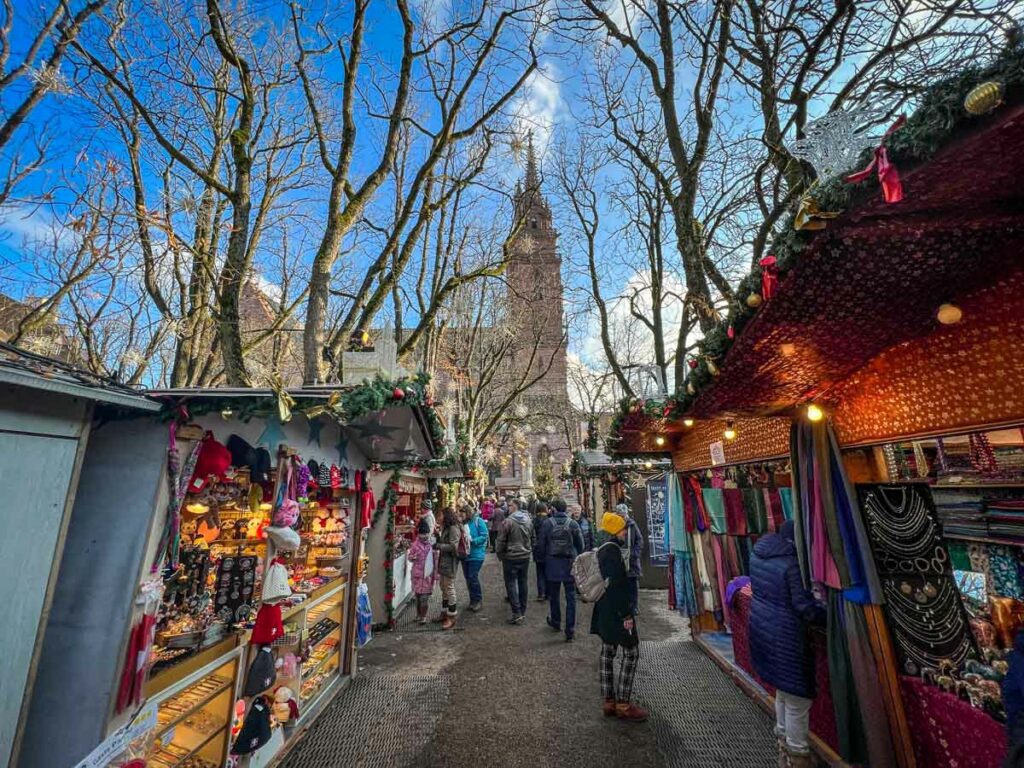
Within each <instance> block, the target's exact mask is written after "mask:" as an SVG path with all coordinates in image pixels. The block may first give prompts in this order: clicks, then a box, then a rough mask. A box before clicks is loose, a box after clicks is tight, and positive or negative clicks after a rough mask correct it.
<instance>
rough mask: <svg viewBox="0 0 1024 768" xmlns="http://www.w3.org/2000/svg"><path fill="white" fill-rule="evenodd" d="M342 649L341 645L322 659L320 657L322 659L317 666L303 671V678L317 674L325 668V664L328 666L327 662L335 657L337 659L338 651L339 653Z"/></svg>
mask: <svg viewBox="0 0 1024 768" xmlns="http://www.w3.org/2000/svg"><path fill="white" fill-rule="evenodd" d="M339 645H340V644H339ZM340 650H341V649H340V647H336V648H335V649H334V650H333V651H331V652H330V653H328V654H327V655H326V656H324V657H323V658H322V659H320V661H318V662H317V663H316V666H314V667H313V668H311V669H310V670H309V671H308V672H302V673H301V677H302V679H303V680H306V679H307V678H310V677H313V676H314V675H316V673H317V672H319V671H320V670H321V669H323V668H324V667H325V666H327V662H329V661H334V660H335V659H337V658H338V653H339V651H340Z"/></svg>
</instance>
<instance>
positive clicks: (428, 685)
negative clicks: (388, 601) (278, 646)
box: [283, 554, 776, 768]
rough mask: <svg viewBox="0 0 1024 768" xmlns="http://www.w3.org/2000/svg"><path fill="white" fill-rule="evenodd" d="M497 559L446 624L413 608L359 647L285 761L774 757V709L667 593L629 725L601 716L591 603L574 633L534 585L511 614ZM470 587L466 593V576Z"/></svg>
mask: <svg viewBox="0 0 1024 768" xmlns="http://www.w3.org/2000/svg"><path fill="white" fill-rule="evenodd" d="M487 558H488V559H487V562H486V563H485V565H484V569H483V571H482V574H481V575H482V577H483V582H484V590H485V600H484V607H483V610H482V611H481V612H480V613H477V614H473V613H469V612H467V611H463V612H462V614H461V615H460V616H459V623H458V627H457V628H456V629H455V630H454V631H451V632H444V633H442V632H441V631H440V630H439V629H438V628H437V627H438V625H436V624H433V625H429V626H427V627H420V626H418V625H416V624H414V623H413V622H414V618H415V611H412V610H407V611H406V612H405V613H404V614H403V615H402V616H401V618H400V620H399V626H398V629H397V631H395V632H393V633H379V634H377V635H376V636H375V638H374V639H373V641H372V642H371V643H370V644H369V645H368V646H367V647H366V648H365V649H364V650H363V651H362V652H361V653H360V656H359V673H358V675H357V676H356V678H355V679H354V680H353V682H352V683H351V685H349V686H348V687H347V688H346V689H345V690H343V691H342V692H341V693H339V694H338V696H337V697H336V698H335V699H334V700H333V701H332V702H331V703H330V704H329V705H328V708H327V711H325V712H324V713H323V715H322V716H320V717H318V718H317V719H316V720H315V721H314V723H313V725H312V726H311V728H310V730H309V731H308V732H307V733H306V734H305V736H304V737H303V738H301V739H300V740H299V741H298V742H297V743H296V745H295V747H294V748H293V749H292V750H291V751H290V753H289V755H288V756H287V758H286V759H285V760H284V763H283V765H284V766H285V768H341V767H342V766H345V768H348V767H349V766H374V767H375V768H376V767H382V766H395V767H396V768H397V767H399V766H531V767H537V768H540V767H541V766H566V767H570V766H588V768H601V767H603V766H608V767H609V768H611V766H622V765H637V766H736V767H737V768H739V767H740V766H743V768H757V767H758V766H764V767H765V768H769V766H772V765H774V764H775V755H776V752H775V744H774V739H773V736H772V723H771V721H770V719H769V718H768V717H767V716H766V715H765V714H764V713H763V712H761V710H759V709H758V708H757V707H756V705H755V704H754V703H753V702H752V701H750V700H749V699H748V698H747V697H746V696H745V695H744V694H743V693H742V692H741V691H740V690H739V689H738V688H737V687H736V686H735V685H734V684H733V683H732V682H731V681H730V680H729V679H728V678H727V677H726V676H725V675H724V674H723V673H722V672H721V671H720V670H719V669H718V668H717V667H716V666H715V665H714V664H713V663H712V662H711V660H710V659H709V658H708V657H707V656H706V655H705V654H703V653H701V652H700V650H698V649H697V648H696V647H695V646H694V645H693V644H692V643H691V642H690V641H689V631H688V629H687V627H686V622H685V620H684V619H683V618H681V617H680V615H679V614H678V613H675V612H673V611H670V610H669V609H668V608H667V606H666V605H665V593H664V592H660V593H659V592H645V593H643V596H642V598H641V616H640V622H641V623H640V637H641V639H642V646H641V656H640V666H639V669H638V672H637V681H636V693H637V698H638V699H639V701H640V702H641V703H643V704H644V705H645V706H647V707H649V708H650V710H651V717H650V719H649V720H648V721H647V722H646V723H642V724H638V725H634V724H627V723H622V722H618V721H616V720H614V719H606V718H604V717H602V715H601V708H600V704H601V694H600V687H599V684H598V676H597V664H598V650H599V647H600V644H599V641H598V640H597V638H596V637H594V636H591V635H589V634H587V630H588V629H589V626H590V613H591V607H590V606H588V605H586V604H580V610H579V631H578V634H577V641H576V642H575V643H573V644H566V643H565V642H563V639H562V636H561V635H560V634H555V633H554V632H552V631H550V630H549V629H548V627H547V626H546V625H545V623H544V618H545V616H546V615H547V604H546V603H541V602H536V601H534V600H533V599H532V596H531V602H530V606H529V610H528V612H527V617H526V622H525V623H524V624H522V625H519V626H509V625H507V624H506V622H505V619H506V617H507V608H506V603H505V602H504V600H503V595H504V590H503V588H502V586H501V578H500V574H501V572H500V568H499V566H498V563H497V561H496V560H495V559H494V556H493V555H490V554H489V555H488V556H487ZM532 586H533V585H532V584H531V588H532ZM459 588H460V590H461V593H460V602H462V600H463V598H464V596H465V583H464V582H463V581H462V580H461V578H460V579H459ZM434 601H435V603H438V605H439V596H438V594H437V592H435V593H434ZM462 604H465V603H462ZM436 608H437V606H433V607H432V615H433V614H435V613H436V612H437V611H436Z"/></svg>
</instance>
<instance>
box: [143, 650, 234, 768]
mask: <svg viewBox="0 0 1024 768" xmlns="http://www.w3.org/2000/svg"><path fill="white" fill-rule="evenodd" d="M240 658H241V649H238V650H235V651H233V652H232V653H230V654H229V655H228V656H226V657H221V658H219V659H217V660H215V661H213V662H211V663H210V664H208V665H206V666H205V667H202V668H201V669H199V670H197V671H195V672H194V673H193V674H191V675H188V676H187V677H184V678H182V679H180V680H178V681H177V682H175V683H174V684H173V685H172V686H170V687H168V688H167V689H165V690H163V691H160V692H159V693H157V694H156V695H154V697H153V700H154V701H155V702H156V704H157V728H156V731H155V734H154V740H153V750H152V752H151V754H150V757H149V760H148V761H147V765H148V766H151V767H152V768H219V767H220V766H222V765H224V762H225V760H226V759H227V756H228V750H229V749H230V747H231V715H232V708H233V706H232V705H233V703H234V701H235V691H236V689H237V680H238V671H239V660H240Z"/></svg>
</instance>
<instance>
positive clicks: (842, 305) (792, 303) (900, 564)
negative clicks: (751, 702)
mask: <svg viewBox="0 0 1024 768" xmlns="http://www.w3.org/2000/svg"><path fill="white" fill-rule="evenodd" d="M1022 60H1024V51H1021V50H1020V49H1019V47H1018V48H1012V49H1011V50H1008V51H1007V53H1006V54H1005V55H1004V57H1003V58H1002V59H1000V60H999V61H998V62H996V63H995V64H994V65H993V66H991V67H989V68H988V69H987V70H985V71H976V72H971V73H965V74H963V75H960V76H957V77H955V78H952V79H951V80H950V81H949V82H947V83H941V84H939V85H938V86H936V88H935V89H934V90H933V91H932V92H931V93H930V94H928V95H927V96H926V97H925V98H924V99H923V101H922V106H921V107H920V109H919V110H918V111H917V112H916V113H915V114H914V115H912V116H910V117H909V118H907V119H906V120H905V121H904V120H902V119H901V120H899V121H897V122H896V124H895V125H894V126H893V127H892V129H891V130H890V131H888V132H887V133H886V134H885V136H884V137H882V138H880V139H879V142H880V143H879V145H878V146H877V147H873V148H872V151H871V152H868V153H865V154H866V155H869V157H868V159H869V160H870V159H871V157H874V158H875V159H876V160H877V158H878V157H879V155H880V154H881V155H882V156H883V157H884V160H885V162H884V173H883V172H882V170H881V169H882V167H883V166H881V165H879V166H878V168H879V173H878V176H879V177H881V176H884V178H881V181H882V185H881V187H882V190H883V191H884V193H883V191H880V188H879V184H878V183H877V182H875V181H871V182H866V181H864V179H865V178H868V176H869V175H868V174H859V175H856V176H854V177H851V180H850V181H847V179H846V178H844V177H843V176H842V175H837V176H834V177H832V178H829V179H826V180H825V181H824V182H823V183H821V184H820V185H819V186H817V187H816V188H815V189H814V190H813V199H811V201H810V202H811V203H813V205H808V201H807V200H805V201H803V202H802V203H801V210H800V212H798V214H797V215H796V216H794V218H793V219H791V220H790V222H788V224H787V228H786V230H785V231H784V232H783V233H782V234H781V236H779V237H778V238H777V239H776V242H775V243H774V246H773V253H772V255H771V256H770V257H768V258H767V259H766V260H765V261H763V262H762V264H761V265H760V267H759V268H758V270H757V271H756V273H755V274H753V275H751V277H750V278H748V279H747V280H745V281H744V282H743V284H742V285H741V288H740V291H739V292H738V295H737V296H736V301H735V303H734V304H733V305H732V306H731V308H730V311H729V314H728V317H726V318H724V319H723V322H722V324H721V327H719V328H716V329H714V330H713V331H712V332H710V333H708V334H706V335H705V338H704V339H703V340H702V342H701V346H700V350H699V353H698V355H697V357H696V358H695V359H694V361H693V366H692V370H691V373H690V375H689V376H688V377H687V380H686V382H685V383H684V384H683V386H682V390H683V392H684V394H683V395H681V396H680V397H679V398H678V399H675V400H673V401H669V402H664V403H656V404H651V403H645V404H643V406H641V408H642V409H643V410H646V411H650V410H651V409H655V410H658V411H660V413H662V414H666V418H668V419H669V420H670V421H671V422H672V423H673V424H676V425H681V426H682V427H683V428H684V429H683V431H682V432H681V434H679V436H678V437H677V438H676V448H675V450H674V452H673V460H674V464H675V468H676V470H677V472H678V473H679V474H680V476H679V478H678V480H677V482H678V485H679V491H678V494H679V502H678V511H677V512H676V513H675V514H674V515H670V518H672V519H673V520H674V517H675V516H676V515H677V516H679V517H680V518H681V519H680V520H679V521H678V525H676V526H672V525H671V523H670V536H672V535H675V534H676V533H677V532H678V531H679V530H680V529H681V530H682V531H683V532H684V533H685V536H684V537H683V539H682V540H681V541H672V542H671V545H672V549H673V550H674V552H679V551H683V552H684V554H685V553H686V548H690V549H689V556H690V557H691V558H693V559H695V560H697V559H699V558H700V557H701V556H703V559H704V567H703V568H701V567H700V564H699V563H698V565H697V567H696V568H684V569H683V570H684V574H690V579H689V580H690V583H691V584H692V590H693V593H694V595H693V597H694V603H695V604H696V607H697V608H698V609H700V610H698V611H697V613H698V615H699V614H702V613H707V609H708V607H710V608H711V611H712V613H714V611H715V610H716V608H717V607H718V606H717V605H716V603H715V600H714V597H715V592H716V591H719V590H720V584H719V585H718V589H716V588H715V584H714V579H713V578H712V572H713V571H715V570H717V567H718V562H719V561H718V560H717V559H716V557H715V552H714V548H713V546H712V549H711V551H710V553H709V552H708V549H707V548H706V547H705V546H704V541H703V540H704V538H705V537H706V533H705V531H704V530H702V528H701V522H702V521H701V516H703V515H706V520H705V522H707V523H708V524H709V525H710V530H711V532H712V536H714V535H715V534H714V520H715V514H714V512H715V510H716V509H717V508H718V504H719V502H718V497H717V494H715V493H714V489H715V483H716V479H719V478H716V474H720V473H723V470H722V469H721V468H723V467H726V469H725V470H724V478H727V477H728V476H729V474H730V472H733V473H736V472H742V473H743V474H747V475H748V478H747V480H748V482H749V475H750V470H749V467H750V466H751V465H753V466H754V467H755V468H756V467H757V466H758V465H764V464H765V463H766V462H767V463H770V462H771V461H775V462H778V463H781V464H782V465H784V466H783V469H784V473H785V474H788V476H789V479H790V482H789V485H790V487H791V489H792V490H791V491H790V494H789V497H790V500H791V502H790V503H791V508H792V513H791V514H792V516H793V518H794V521H795V523H796V539H797V541H796V544H797V550H798V553H799V555H800V561H801V568H802V573H803V575H804V578H805V581H806V583H807V584H808V585H813V586H814V587H815V589H816V590H818V594H819V595H820V597H821V598H822V599H823V600H824V601H825V602H826V603H827V607H828V619H827V625H826V628H825V634H826V642H825V643H824V648H822V647H821V644H820V643H818V644H817V647H818V650H819V653H822V652H823V655H824V657H825V658H826V659H827V665H826V669H822V668H821V667H820V665H819V668H818V670H817V672H818V682H819V688H820V687H822V685H824V687H825V689H826V690H827V691H828V693H829V695H830V698H831V709H832V713H833V715H834V726H835V736H834V738H833V737H832V736H831V734H830V733H829V729H828V728H827V725H825V724H823V723H822V720H821V718H820V717H819V719H818V723H817V724H816V725H815V730H817V731H819V735H822V736H823V737H824V740H825V741H827V742H828V743H829V744H830V745H832V746H833V747H834V748H835V751H836V752H838V753H839V754H840V756H841V757H842V758H843V759H844V760H846V761H847V762H851V763H862V762H865V763H866V762H870V764H871V765H900V766H912V765H922V766H924V765H927V766H929V767H930V766H956V765H982V766H992V767H993V768H994V767H995V766H998V765H1000V764H1001V761H1002V757H1003V755H1004V754H1005V730H1004V727H1003V725H1002V722H1001V720H1002V718H1003V713H1002V707H1001V703H1000V690H999V681H1000V679H1001V677H1002V676H1003V675H1004V674H1005V672H1006V662H1005V660H1004V656H1005V654H1006V651H1007V648H1008V647H1009V646H1010V645H1011V643H1012V640H1013V636H1014V635H1015V634H1016V632H1017V630H1018V629H1019V628H1020V626H1021V618H1020V617H1022V616H1024V610H1022V609H1024V602H1022V597H1024V594H1022V593H1021V591H1020V587H1021V585H1020V581H1019V573H1020V570H1019V566H1020V542H1021V541H1022V540H1024V536H1021V534H1020V532H1019V530H1018V526H1019V525H1020V523H1021V519H1020V518H1019V515H1020V514H1021V508H1022V507H1024V494H1021V492H1020V489H1019V488H1018V487H1017V486H1018V485H1019V484H1020V479H1021V473H1020V470H1019V466H1018V465H1019V462H1021V460H1022V451H1021V445H1022V443H1024V440H1022V439H1021V435H1020V432H1019V427H1020V425H1021V424H1024V400H1022V398H1021V391H1022V390H1021V387H1020V381H1021V380H1022V377H1024V362H1022V358H1021V356H1020V355H1018V354H1015V350H1016V349H1018V348H1019V347H1020V346H1021V344H1022V343H1024V319H1022V318H1024V312H1022V308H1024V305H1022V301H1021V298H1020V297H1021V296H1022V295H1024V294H1022V292H1021V289H1022V287H1024V273H1022V267H1024V265H1022V264H1021V262H1020V259H1019V253H1020V251H1021V247H1022V245H1024V217H1022V214H1021V211H1022V210H1024V205H1022V203H1024V187H1022V185H1021V183H1020V179H1021V178H1022V175H1021V174H1022V172H1024V155H1022V153H1020V152H1019V151H1018V150H1019V149H1021V148H1024V77H1022V75H1021V72H1022V71H1024V70H1022V68H1021V66H1020V63H1021V61H1022ZM865 165H866V163H865ZM874 169H875V166H872V170H874ZM851 170H856V169H855V168H854V169H851ZM870 177H871V178H872V179H873V178H874V174H871V175H870ZM954 180H955V181H954ZM851 182H856V183H851ZM809 197H810V195H809ZM815 210H822V211H831V212H833V213H832V214H830V217H829V219H828V220H819V221H813V215H814V214H813V212H814V211H815ZM833 214H834V215H833ZM808 221H812V223H813V226H807V223H808ZM629 407H633V406H627V409H628V408H629ZM627 412H628V410H627ZM655 434H657V433H651V434H649V435H648V439H652V438H653V437H654V435H655ZM739 465H747V468H743V467H742V466H739ZM709 466H714V467H716V469H712V470H711V473H710V476H708V472H707V467H709ZM730 468H731V469H730ZM754 471H755V474H756V473H759V472H760V470H758V469H755V470H754ZM779 474H780V473H779V472H778V471H777V470H776V471H775V472H774V475H775V481H776V482H775V486H776V487H777V488H778V490H779V497H780V501H782V499H783V498H784V496H783V495H782V490H783V487H784V485H785V484H784V483H783V482H781V481H780V478H779ZM724 478H722V482H723V483H724V482H725V479H724ZM736 480H737V485H738V486H740V488H739V490H740V494H739V499H738V501H736V500H735V497H736V494H735V493H733V498H734V501H733V512H734V518H735V520H734V522H735V523H736V524H739V523H740V522H741V520H742V522H743V523H745V524H746V528H747V534H748V537H749V538H755V537H756V536H758V535H763V533H764V532H767V529H765V531H761V530H760V529H755V530H754V531H753V532H752V531H751V522H752V521H756V517H757V515H758V514H759V510H760V508H761V507H762V506H763V507H764V508H765V509H766V510H768V511H769V512H770V510H771V509H772V503H773V499H772V493H771V487H772V484H771V482H769V483H767V485H766V489H767V491H768V493H767V495H766V496H764V499H765V501H764V503H763V505H761V504H758V501H757V499H758V497H757V495H756V493H754V495H752V496H751V497H750V498H749V499H747V498H745V496H744V495H745V493H746V489H744V488H743V485H744V483H743V482H742V480H741V478H739V477H737V478H736ZM750 485H751V486H756V483H751V484H750ZM726 490H727V489H726V488H722V493H723V497H724V496H725V492H726ZM752 490H756V488H752ZM764 490H765V488H762V491H764ZM691 491H692V495H690V496H689V502H687V496H688V494H690V492H691ZM709 491H711V493H709ZM748 501H749V502H750V503H747V502H748ZM701 502H703V507H704V509H703V511H702V510H701ZM722 506H724V507H725V510H724V511H725V513H726V519H725V528H726V535H728V534H729V524H730V518H729V516H728V513H729V510H730V505H729V504H728V502H727V501H726V500H725V499H724V498H723V503H722ZM709 508H710V509H709ZM740 509H742V512H743V514H742V516H741V515H740V514H739V512H740ZM751 510H753V511H754V513H755V517H754V518H752V517H751V515H750V513H751ZM785 513H786V509H785V505H784V506H783V514H784V515H785ZM691 514H692V515H694V522H693V524H692V525H690V524H689V520H688V519H687V518H688V516H689V515H691ZM770 520H771V516H770V515H769V517H768V518H767V520H766V522H769V521H770ZM739 559H740V560H742V554H741V555H740V558H739ZM728 561H729V558H728V557H726V558H725V562H726V563H728ZM712 563H714V568H713V567H712V565H711V564H712ZM730 576H732V574H730V573H725V574H724V575H723V579H719V581H722V580H726V581H731V578H730ZM686 589H687V587H686V584H685V583H683V584H680V582H679V581H677V583H676V592H677V593H679V592H680V591H681V590H683V591H685V590H686ZM735 591H736V594H734V595H731V596H729V595H724V596H723V598H722V606H721V611H722V620H723V623H724V624H725V625H726V627H727V628H730V629H731V630H732V638H731V640H732V644H731V647H726V648H725V649H724V651H723V648H722V646H723V644H722V643H712V642H708V643H704V645H705V646H706V647H707V648H708V650H709V652H711V653H718V655H720V656H722V655H728V656H731V657H732V658H731V663H732V664H735V665H736V666H739V667H740V668H742V669H743V670H744V675H743V677H744V678H746V679H747V680H750V681H751V682H753V683H754V685H755V686H756V680H755V679H754V677H755V673H756V670H754V669H753V668H752V667H751V666H750V665H749V661H748V659H749V653H747V649H746V648H745V640H744V634H745V630H746V627H745V623H744V622H745V615H746V607H747V606H746V602H747V597H746V596H745V593H744V591H743V589H742V588H739V589H737V590H735ZM687 599H688V595H686V594H684V595H683V596H682V597H680V596H679V595H678V594H677V596H676V600H677V603H680V602H683V603H684V604H685V603H686V601H687ZM727 609H728V610H729V611H730V614H729V617H728V619H726V615H725V614H726V610H727ZM716 620H717V615H716ZM695 628H696V629H698V630H701V629H703V630H706V629H707V628H708V627H707V626H706V625H705V623H704V622H702V621H698V622H696V623H695ZM824 672H827V675H825V674H823V673H824ZM738 677H739V676H738ZM762 693H763V691H762ZM819 704H820V702H819Z"/></svg>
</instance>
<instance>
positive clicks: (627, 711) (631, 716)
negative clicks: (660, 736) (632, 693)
mask: <svg viewBox="0 0 1024 768" xmlns="http://www.w3.org/2000/svg"><path fill="white" fill-rule="evenodd" d="M615 716H616V717H618V718H619V720H625V721H626V722H627V723H642V722H643V721H644V720H646V719H647V710H646V709H644V708H643V707H638V706H637V705H636V704H633V703H623V702H621V701H620V702H619V703H618V704H616V705H615Z"/></svg>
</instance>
